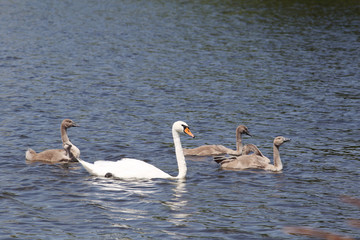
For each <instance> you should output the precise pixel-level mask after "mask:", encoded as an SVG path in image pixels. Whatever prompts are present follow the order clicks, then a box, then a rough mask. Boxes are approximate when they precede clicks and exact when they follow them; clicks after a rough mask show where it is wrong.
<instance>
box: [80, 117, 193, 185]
mask: <svg viewBox="0 0 360 240" xmlns="http://www.w3.org/2000/svg"><path fill="white" fill-rule="evenodd" d="M181 132H183V133H186V134H188V135H190V136H192V137H194V135H193V134H192V133H191V131H190V130H189V127H188V125H187V124H186V123H185V122H182V121H177V122H175V123H174V124H173V127H172V135H173V139H174V145H175V153H176V160H177V163H178V168H179V174H178V175H177V176H176V177H173V176H171V175H169V174H167V173H165V172H164V171H162V170H160V169H159V168H157V167H155V166H153V165H151V164H149V163H146V162H144V161H141V160H137V159H132V158H124V159H121V160H119V161H116V162H113V161H104V160H100V161H96V162H94V163H88V162H85V161H84V160H81V159H78V161H79V162H80V163H81V164H82V165H83V167H84V168H85V169H86V170H87V171H88V172H89V173H90V174H91V175H95V176H101V177H105V175H107V174H111V176H112V177H116V178H142V179H151V178H174V179H179V178H185V176H186V172H187V168H186V162H185V157H184V154H183V150H182V146H181V142H180V136H179V133H181Z"/></svg>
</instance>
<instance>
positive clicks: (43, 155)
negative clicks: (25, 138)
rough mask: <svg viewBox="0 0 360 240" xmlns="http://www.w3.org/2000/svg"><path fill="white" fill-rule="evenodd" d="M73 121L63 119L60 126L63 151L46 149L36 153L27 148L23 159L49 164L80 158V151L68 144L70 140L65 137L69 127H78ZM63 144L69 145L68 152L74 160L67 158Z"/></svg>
mask: <svg viewBox="0 0 360 240" xmlns="http://www.w3.org/2000/svg"><path fill="white" fill-rule="evenodd" d="M78 126H79V125H77V124H76V123H75V122H74V121H72V120H70V119H64V120H63V121H62V122H61V125H60V133H61V141H62V143H63V147H64V149H48V150H45V151H43V152H40V153H36V152H35V151H34V150H32V149H31V148H29V149H28V150H27V151H26V153H25V158H26V160H28V161H42V162H50V163H58V162H66V161H73V160H75V158H79V157H80V150H79V149H78V148H77V147H76V146H75V145H74V144H72V143H71V142H70V139H69V137H68V135H67V129H68V128H71V127H78ZM65 144H68V145H71V147H70V148H69V151H71V153H72V156H74V157H75V158H71V157H69V154H68V152H67V149H66V148H65Z"/></svg>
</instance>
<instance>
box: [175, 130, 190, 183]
mask: <svg viewBox="0 0 360 240" xmlns="http://www.w3.org/2000/svg"><path fill="white" fill-rule="evenodd" d="M172 135H173V139H174V145H175V155H176V160H177V164H178V169H179V174H178V175H177V177H176V178H180V179H181V178H185V176H186V172H187V167H186V162H185V157H184V152H183V149H182V146H181V141H180V136H179V133H178V132H177V131H176V130H175V129H172Z"/></svg>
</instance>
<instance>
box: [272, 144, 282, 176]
mask: <svg viewBox="0 0 360 240" xmlns="http://www.w3.org/2000/svg"><path fill="white" fill-rule="evenodd" d="M279 147H280V146H277V145H275V144H274V145H273V148H274V167H275V169H276V170H277V171H280V170H282V169H283V165H282V162H281V159H280V151H279Z"/></svg>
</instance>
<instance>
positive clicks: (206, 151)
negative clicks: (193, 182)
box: [183, 125, 251, 156]
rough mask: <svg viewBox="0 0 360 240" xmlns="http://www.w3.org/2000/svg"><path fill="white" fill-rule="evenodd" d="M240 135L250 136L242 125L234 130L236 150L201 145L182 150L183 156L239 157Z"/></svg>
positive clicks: (241, 146) (241, 148)
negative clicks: (225, 155)
mask: <svg viewBox="0 0 360 240" xmlns="http://www.w3.org/2000/svg"><path fill="white" fill-rule="evenodd" d="M242 134H246V135H249V136H251V134H250V133H249V130H248V128H247V127H246V126H244V125H239V126H238V127H237V128H236V150H232V149H230V148H227V147H224V146H222V145H203V146H200V147H197V148H192V149H187V148H184V150H183V151H184V155H185V156H213V155H221V154H229V155H237V156H239V155H241V154H242V151H243V144H242V137H241V135H242Z"/></svg>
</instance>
